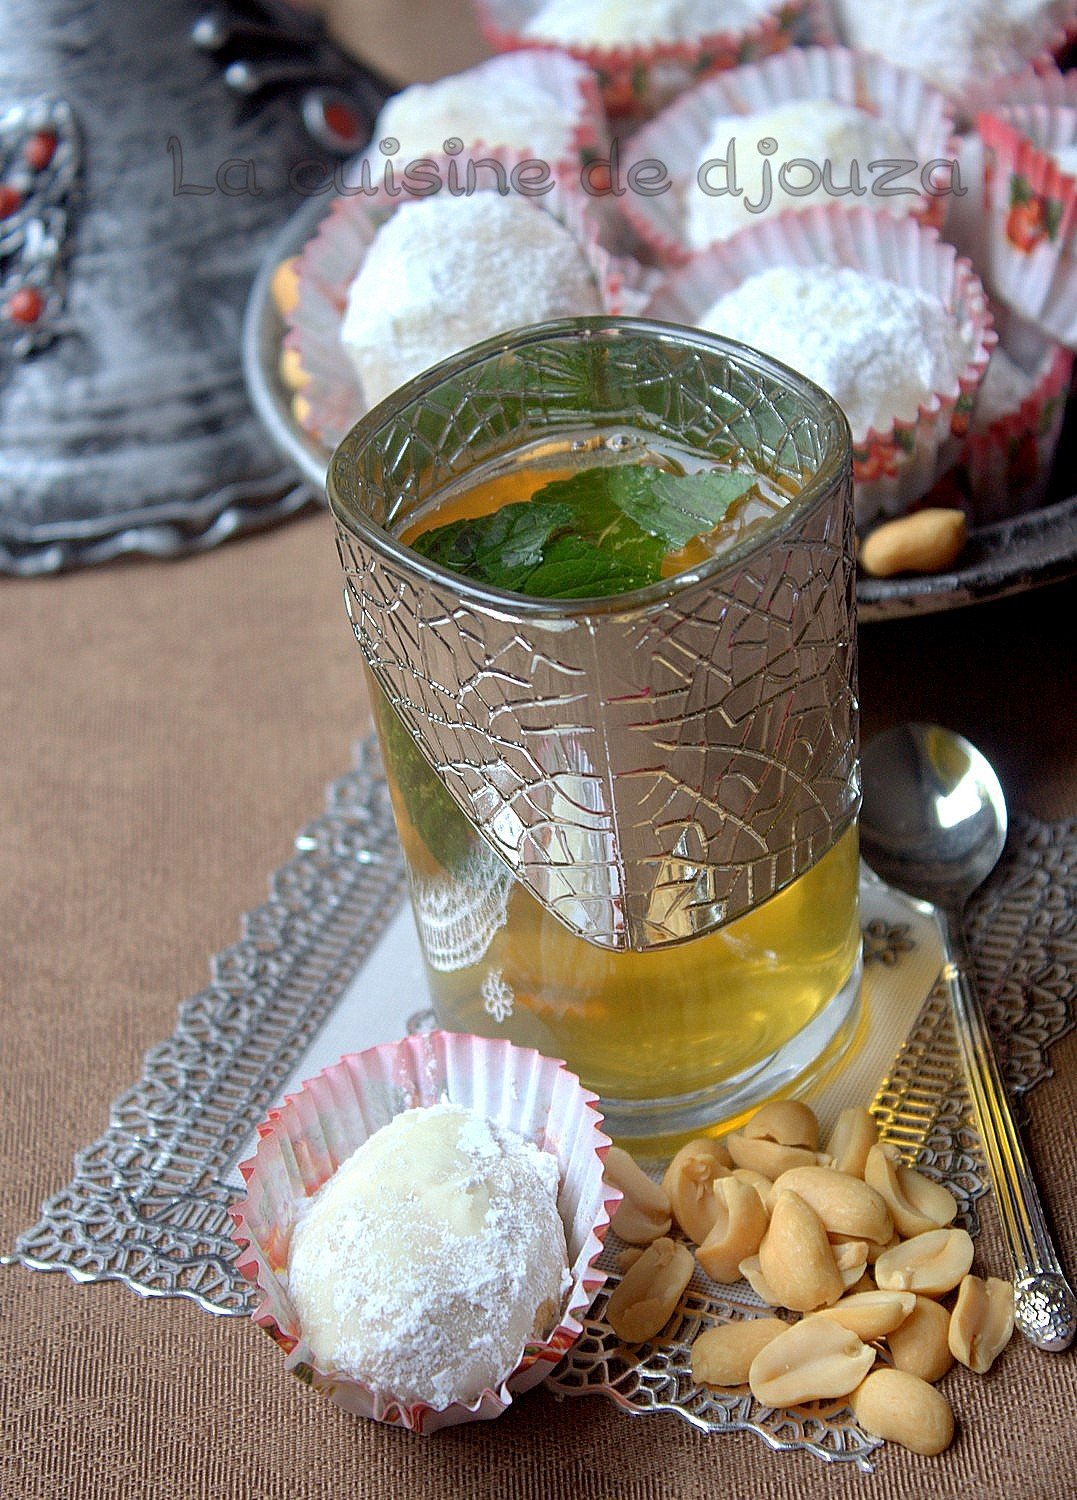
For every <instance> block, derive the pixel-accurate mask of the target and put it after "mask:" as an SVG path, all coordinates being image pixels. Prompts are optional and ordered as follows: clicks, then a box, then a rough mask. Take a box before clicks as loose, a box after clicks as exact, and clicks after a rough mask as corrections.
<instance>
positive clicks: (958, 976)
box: [860, 724, 1077, 1349]
mask: <svg viewBox="0 0 1077 1500" xmlns="http://www.w3.org/2000/svg"><path fill="white" fill-rule="evenodd" d="M861 764H862V768H863V776H864V803H863V808H862V810H861V815H860V837H861V849H862V852H863V855H864V858H865V859H866V860H867V862H868V864H869V865H870V866H871V867H872V869H873V870H874V871H875V872H876V874H878V875H880V876H881V877H882V878H883V879H884V880H886V881H887V882H888V883H889V884H890V885H893V886H895V887H897V889H898V890H901V891H904V892H906V893H907V894H908V895H910V896H913V897H915V898H917V899H918V900H920V901H921V902H926V903H930V908H932V909H933V914H934V915H935V917H936V920H937V921H938V923H939V926H940V928H941V929H942V934H943V945H944V948H945V949H946V950H947V956H946V963H945V966H944V968H943V971H942V976H943V978H944V979H945V980H946V981H947V983H948V985H949V989H950V1000H951V1003H952V1005H953V1012H954V1030H955V1031H956V1033H957V1041H958V1047H959V1049H960V1052H961V1059H962V1062H963V1063H964V1067H965V1076H966V1079H967V1082H968V1089H969V1096H970V1098H971V1100H972V1108H973V1113H974V1115H975V1117H976V1125H977V1128H978V1130H979V1132H980V1140H981V1142H982V1143H983V1148H984V1155H985V1156H986V1158H987V1165H988V1169H989V1171H990V1173H991V1182H992V1185H993V1187H994V1190H995V1199H996V1202H997V1203H998V1207H999V1214H1000V1217H1001V1219H1002V1226H1003V1230H1004V1232H1005V1235H1006V1240H1007V1243H1008V1244H1009V1248H1010V1253H1011V1255H1012V1257H1013V1266H1014V1317H1015V1321H1016V1323H1017V1326H1018V1327H1019V1328H1020V1330H1021V1332H1022V1333H1023V1334H1024V1335H1025V1337H1026V1338H1027V1339H1028V1340H1029V1341H1030V1342H1031V1343H1033V1344H1035V1345H1036V1347H1037V1348H1039V1349H1065V1348H1067V1347H1068V1346H1069V1344H1070V1343H1071V1342H1072V1340H1073V1337H1074V1334H1075V1333H1077V1297H1074V1294H1073V1291H1072V1289H1071V1288H1070V1286H1069V1284H1068V1282H1067V1281H1066V1278H1065V1275H1064V1274H1063V1271H1062V1266H1061V1264H1060V1262H1059V1259H1058V1255H1057V1253H1056V1251H1055V1248H1054V1245H1053V1243H1052V1240H1051V1233H1050V1230H1049V1228H1048V1226H1047V1218H1046V1215H1045V1214H1044V1211H1043V1206H1042V1204H1041V1203H1040V1198H1039V1194H1038V1192H1037V1191H1036V1184H1035V1180H1034V1178H1033V1176H1032V1169H1031V1167H1030V1166H1029V1163H1028V1158H1027V1157H1026V1156H1025V1152H1024V1148H1023V1147H1022V1145H1021V1140H1020V1137H1019V1136H1018V1134H1017V1127H1016V1125H1015V1123H1014V1119H1013V1114H1012V1113H1011V1110H1010V1104H1009V1100H1008V1098H1007V1095H1006V1089H1005V1085H1004V1084H1003V1082H1002V1075H1001V1073H1000V1071H999V1066H998V1061H997V1059H996V1057H995V1052H994V1047H993V1045H992V1041H991V1033H990V1030H989V1029H988V1026H987V1021H986V1018H985V1016H984V1012H983V1008H982V1006H981V1004H980V999H979V996H978V995H977V993H976V986H975V982H974V980H973V970H972V964H971V962H970V959H969V955H968V950H967V948H966V946H965V938H964V932H963V930H962V913H963V912H964V909H965V903H966V901H967V900H968V898H969V897H970V896H971V895H972V893H973V891H974V890H976V889H977V887H978V886H980V885H981V884H982V883H983V881H984V880H986V878H987V876H988V875H989V874H990V873H991V871H992V870H993V869H994V867H995V865H996V863H997V862H998V858H999V855H1000V854H1001V853H1002V846H1003V844H1004V843H1005V842H1006V802H1005V799H1004V797H1003V794H1002V788H1001V786H1000V785H999V781H998V777H997V776H996V775H995V773H994V771H993V769H992V768H991V766H990V764H989V763H988V761H987V760H986V759H985V758H984V757H983V756H982V755H981V754H980V752H979V751H978V750H976V749H975V748H974V747H973V746H972V745H970V744H969V742H968V741H967V740H965V739H962V738H961V736H960V735H958V734H954V733H953V732H952V731H951V730H949V729H941V728H940V727H939V726H938V725H937V724H905V725H902V726H900V727H899V728H897V729H891V730H888V731H887V732H886V733H885V734H881V735H879V736H878V738H877V739H874V740H872V741H871V743H870V744H869V745H868V746H867V747H866V749H865V750H864V752H863V755H862V757H861Z"/></svg>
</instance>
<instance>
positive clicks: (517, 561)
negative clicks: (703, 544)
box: [410, 463, 757, 599]
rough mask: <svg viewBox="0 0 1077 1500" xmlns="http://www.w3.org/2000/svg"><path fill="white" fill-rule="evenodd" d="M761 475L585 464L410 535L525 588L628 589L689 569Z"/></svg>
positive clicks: (482, 575)
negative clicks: (691, 555) (693, 553)
mask: <svg viewBox="0 0 1077 1500" xmlns="http://www.w3.org/2000/svg"><path fill="white" fill-rule="evenodd" d="M519 478H520V479H521V480H522V476H519ZM756 483H757V481H756V480H755V478H754V477H753V476H752V475H749V474H737V473H732V472H729V471H717V470H707V471H704V472H700V473H695V474H679V473H671V472H670V471H669V470H668V469H663V468H659V467H657V466H656V465H654V464H646V463H636V464H626V465H621V466H618V467H611V466H601V467H594V468H587V469H580V470H578V471H577V472H576V473H574V474H571V475H570V476H569V477H568V478H564V479H555V480H553V481H552V482H549V483H547V484H544V485H542V487H541V488H539V489H537V490H536V491H535V492H534V494H533V495H532V496H531V498H530V499H528V500H515V501H510V502H509V503H508V504H505V505H501V506H499V507H498V508H497V509H495V510H490V511H488V512H486V513H485V514H479V515H471V516H466V517H464V518H462V519H458V520H453V521H450V522H448V523H447V524H445V525H442V526H435V527H432V528H431V529H429V530H426V531H422V532H420V533H419V534H418V535H416V536H414V537H412V538H411V539H410V545H411V546H412V547H413V548H414V549H415V550H416V551H417V552H419V553H421V554H422V555H423V556H424V557H428V558H429V559H430V560H431V561H432V562H437V563H440V564H442V566H444V567H447V568H452V569H453V570H454V571H456V572H458V573H463V574H465V576H466V577H468V578H473V579H475V580H476V581H477V582H479V583H487V584H492V585H493V586H494V587H496V588H503V589H512V590H514V591H515V592H516V593H521V594H531V595H534V596H536V597H541V598H545V599H589V598H597V597H600V596H604V595H609V594H622V593H628V592H630V591H631V590H633V589H638V588H643V587H645V586H646V585H647V584H649V583H657V582H658V580H659V579H660V578H663V577H666V576H669V573H670V572H671V571H672V572H676V571H679V568H677V567H674V568H672V569H671V568H670V567H669V562H670V559H671V558H673V557H675V555H676V554H677V553H680V552H682V551H683V550H684V548H685V547H686V546H688V544H689V543H691V542H692V541H694V540H695V539H696V538H698V537H701V536H704V535H706V534H707V533H709V532H711V531H713V530H714V528H715V527H716V526H718V525H719V523H720V522H721V521H723V520H724V519H725V517H726V515H727V513H728V512H729V510H730V507H731V506H733V505H735V503H736V502H737V501H739V500H741V499H743V498H744V497H745V496H746V495H747V494H748V493H749V491H751V490H753V489H754V488H755V487H756ZM704 555H705V554H704ZM695 560H701V559H695ZM687 565H689V560H687V559H686V560H684V561H683V562H682V563H681V566H682V567H683V566H687Z"/></svg>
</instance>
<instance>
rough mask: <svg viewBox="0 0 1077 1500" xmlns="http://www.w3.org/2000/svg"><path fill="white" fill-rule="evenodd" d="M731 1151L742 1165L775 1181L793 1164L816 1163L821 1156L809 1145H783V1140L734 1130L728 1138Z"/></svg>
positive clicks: (806, 1164)
mask: <svg viewBox="0 0 1077 1500" xmlns="http://www.w3.org/2000/svg"><path fill="white" fill-rule="evenodd" d="M725 1143H726V1146H727V1147H728V1148H729V1154H730V1156H731V1157H732V1158H733V1160H734V1161H735V1162H736V1164H737V1166H738V1167H748V1168H749V1170H751V1171H752V1172H760V1173H762V1175H763V1176H764V1177H769V1178H770V1180H771V1182H773V1181H774V1180H775V1179H776V1178H778V1177H780V1176H781V1174H782V1173H783V1172H789V1171H791V1170H792V1168H793V1167H814V1166H815V1165H816V1164H817V1157H816V1154H815V1152H814V1151H809V1150H808V1148H807V1147H806V1146H783V1145H782V1144H781V1142H780V1141H765V1140H762V1139H760V1138H757V1137H755V1136H747V1135H745V1134H744V1132H743V1131H741V1130H734V1131H732V1132H731V1133H730V1134H729V1135H727V1136H726V1138H725Z"/></svg>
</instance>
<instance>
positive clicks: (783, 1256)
mask: <svg viewBox="0 0 1077 1500" xmlns="http://www.w3.org/2000/svg"><path fill="white" fill-rule="evenodd" d="M759 1269H760V1271H761V1272H762V1274H763V1278H764V1280H765V1281H766V1283H767V1284H768V1285H769V1286H770V1287H772V1288H773V1290H774V1291H775V1293H776V1294H777V1297H778V1306H780V1307H789V1308H792V1309H793V1311H794V1312H812V1311H814V1309H815V1308H817V1307H823V1306H824V1305H826V1304H828V1303H831V1302H836V1301H837V1300H838V1298H839V1297H840V1296H841V1294H842V1292H844V1290H845V1284H844V1282H843V1281H842V1279H841V1272H840V1271H839V1270H838V1266H837V1262H836V1261H835V1259H834V1251H833V1248H832V1247H831V1244H830V1241H829V1240H828V1239H827V1237H826V1229H825V1228H824V1227H823V1222H822V1220H821V1219H820V1218H819V1215H818V1214H817V1213H816V1212H815V1210H814V1209H813V1208H811V1207H810V1205H809V1204H807V1203H806V1202H805V1201H804V1199H803V1198H800V1197H798V1196H797V1194H796V1193H793V1192H779V1193H778V1194H777V1196H776V1197H775V1199H774V1209H773V1212H772V1213H771V1216H770V1225H769V1227H768V1229H767V1232H766V1234H765V1235H764V1236H763V1240H762V1243H761V1244H760V1246H759Z"/></svg>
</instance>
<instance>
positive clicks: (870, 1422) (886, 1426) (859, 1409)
mask: <svg viewBox="0 0 1077 1500" xmlns="http://www.w3.org/2000/svg"><path fill="white" fill-rule="evenodd" d="M849 1404H850V1406H851V1407H852V1409H853V1416H854V1417H855V1418H856V1420H857V1421H858V1422H859V1424H860V1426H861V1427H862V1428H863V1429H864V1431H865V1432H869V1433H871V1434H872V1436H873V1437H881V1438H886V1439H887V1440H888V1441H889V1442H893V1443H900V1444H901V1446H902V1447H903V1448H910V1449H911V1450H912V1452H913V1453H925V1454H933V1453H941V1452H942V1450H943V1449H944V1448H948V1447H949V1446H950V1442H951V1440H952V1438H953V1435H954V1414H953V1412H952V1411H951V1410H950V1403H949V1402H948V1401H947V1399H946V1397H945V1396H944V1395H942V1393H941V1392H939V1391H937V1390H936V1389H935V1387H934V1386H933V1385H928V1383H927V1381H926V1380H921V1379H920V1378H919V1377H918V1376H916V1375H910V1374H909V1373H908V1371H907V1370H886V1369H879V1370H872V1372H871V1374H870V1375H869V1376H868V1377H867V1379H866V1380H865V1381H864V1383H863V1384H862V1385H860V1386H858V1387H857V1389H856V1390H855V1391H853V1393H852V1396H851V1397H850V1398H849Z"/></svg>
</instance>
